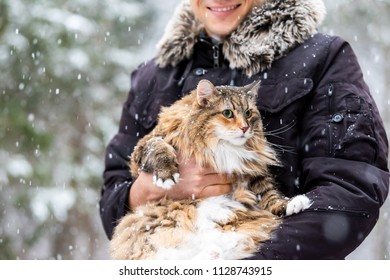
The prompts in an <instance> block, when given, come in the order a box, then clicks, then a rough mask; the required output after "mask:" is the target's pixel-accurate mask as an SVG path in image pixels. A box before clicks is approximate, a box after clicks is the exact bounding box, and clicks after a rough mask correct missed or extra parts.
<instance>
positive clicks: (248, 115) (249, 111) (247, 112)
mask: <svg viewBox="0 0 390 280" xmlns="http://www.w3.org/2000/svg"><path fill="white" fill-rule="evenodd" d="M250 117H252V110H247V111H245V118H247V119H248V118H250Z"/></svg>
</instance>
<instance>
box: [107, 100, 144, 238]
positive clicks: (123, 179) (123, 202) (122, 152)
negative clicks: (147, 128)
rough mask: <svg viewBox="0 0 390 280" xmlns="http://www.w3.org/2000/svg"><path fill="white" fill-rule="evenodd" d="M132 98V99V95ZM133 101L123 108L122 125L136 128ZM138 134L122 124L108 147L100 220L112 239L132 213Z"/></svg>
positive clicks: (127, 102)
mask: <svg viewBox="0 0 390 280" xmlns="http://www.w3.org/2000/svg"><path fill="white" fill-rule="evenodd" d="M129 99H131V93H130V94H129ZM129 99H128V100H127V101H126V103H125V104H124V105H123V109H122V117H121V124H124V123H128V124H134V126H136V125H137V122H136V120H134V119H133V118H132V117H131V115H130V114H129V113H128V104H129ZM136 131H137V130H136V129H134V128H130V127H125V126H124V125H120V127H119V131H118V132H117V134H116V135H115V136H114V137H113V138H112V140H111V141H110V142H109V143H108V145H107V148H106V154H105V169H104V173H103V178H104V185H103V187H102V190H101V198H100V202H99V206H100V217H101V219H102V222H103V227H104V230H105V232H106V234H107V236H108V238H111V236H112V234H113V229H114V227H115V225H116V224H117V223H118V221H119V220H120V219H121V218H122V217H123V216H124V215H125V214H126V213H127V212H128V210H129V206H128V197H129V191H130V186H131V184H132V178H131V175H130V171H129V165H128V162H129V156H130V154H131V152H132V150H133V148H134V146H135V145H136V143H137V140H138V138H137V137H136V135H135V133H136ZM132 132H133V133H132ZM133 134H134V135H133Z"/></svg>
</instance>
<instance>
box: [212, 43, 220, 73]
mask: <svg viewBox="0 0 390 280" xmlns="http://www.w3.org/2000/svg"><path fill="white" fill-rule="evenodd" d="M213 61H214V68H219V67H220V65H219V45H213Z"/></svg>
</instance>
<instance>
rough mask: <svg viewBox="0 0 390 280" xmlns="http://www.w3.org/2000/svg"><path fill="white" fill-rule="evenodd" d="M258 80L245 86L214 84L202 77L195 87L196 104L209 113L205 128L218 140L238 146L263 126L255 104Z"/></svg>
mask: <svg viewBox="0 0 390 280" xmlns="http://www.w3.org/2000/svg"><path fill="white" fill-rule="evenodd" d="M258 88H259V83H253V84H250V85H248V86H245V87H232V86H218V87H215V86H213V85H212V84H211V83H210V82H209V81H207V80H202V81H201V82H200V83H199V85H198V87H197V97H198V104H199V105H200V106H203V107H205V109H206V110H207V111H208V114H209V122H208V128H209V129H212V130H214V132H215V136H216V138H217V139H218V140H222V141H226V142H228V143H230V144H232V145H235V146H241V145H244V144H245V143H246V141H247V140H248V139H249V138H251V137H252V136H253V133H254V132H255V130H259V129H262V127H261V123H260V113H259V111H258V109H257V107H256V97H257V91H258Z"/></svg>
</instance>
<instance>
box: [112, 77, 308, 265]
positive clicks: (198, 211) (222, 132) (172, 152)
mask: <svg viewBox="0 0 390 280" xmlns="http://www.w3.org/2000/svg"><path fill="white" fill-rule="evenodd" d="M258 89H259V84H258V83H257V84H251V85H248V86H246V87H231V86H218V87H215V86H214V85H212V84H211V83H210V82H209V81H207V80H202V81H201V82H200V83H199V85H198V87H197V89H196V90H194V91H192V92H191V93H190V94H189V95H187V96H185V97H184V98H182V99H181V100H179V101H177V102H176V103H174V104H173V105H172V106H170V107H166V108H163V109H162V111H161V113H160V115H159V122H158V124H157V126H156V127H155V129H154V130H153V131H152V132H151V133H150V134H148V135H147V136H145V137H144V138H142V139H141V140H140V141H139V143H138V144H137V146H136V147H135V149H134V152H133V154H132V157H131V164H130V167H131V172H132V175H133V176H134V177H135V178H136V177H137V176H138V174H139V172H140V171H146V172H150V173H153V175H154V181H155V184H156V185H157V186H159V187H162V188H166V189H169V188H171V187H172V186H173V185H174V184H175V183H177V182H178V180H180V178H179V176H180V174H179V172H178V163H177V159H176V152H177V151H180V153H181V154H182V156H184V157H185V158H188V159H189V158H194V159H195V161H196V162H197V163H198V164H199V165H201V166H208V167H212V168H214V169H215V170H216V171H218V172H220V173H227V174H229V175H230V176H231V178H232V180H233V192H232V193H231V194H228V195H222V196H217V197H210V198H206V199H195V198H189V199H187V200H182V201H173V200H170V199H167V198H164V199H162V200H160V201H158V202H153V203H149V204H147V205H144V206H140V207H138V208H137V209H135V211H134V212H132V213H129V214H127V215H126V216H125V217H124V218H123V219H122V220H121V221H120V223H119V224H118V226H117V227H116V228H115V232H114V236H113V239H112V241H111V244H110V250H111V257H112V258H113V259H242V258H246V257H249V256H251V255H252V254H253V253H254V252H256V251H257V250H259V248H260V245H261V243H262V242H263V241H265V240H267V239H268V238H269V237H270V234H271V233H272V231H273V230H274V229H275V227H277V226H278V225H279V223H280V218H279V217H280V216H281V215H285V214H287V215H291V214H293V213H296V212H299V211H301V210H303V209H305V208H307V207H308V206H309V205H310V201H309V200H308V199H307V198H306V197H305V196H297V197H295V198H293V199H292V200H287V199H285V198H283V197H282V196H281V195H280V193H279V192H278V191H277V189H276V187H275V183H274V181H273V178H272V175H271V173H270V171H269V166H271V165H277V164H278V160H277V158H276V155H275V152H274V151H273V149H271V147H270V146H269V144H268V143H267V141H266V139H265V137H264V134H263V127H262V122H261V118H260V113H259V111H258V110H257V108H256V97H257V92H258Z"/></svg>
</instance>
